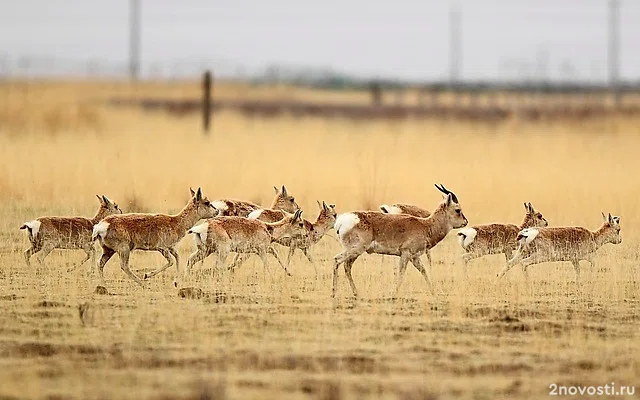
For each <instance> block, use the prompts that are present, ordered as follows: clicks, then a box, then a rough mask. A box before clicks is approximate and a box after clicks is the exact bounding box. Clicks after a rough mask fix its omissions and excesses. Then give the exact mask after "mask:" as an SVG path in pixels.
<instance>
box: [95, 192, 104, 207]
mask: <svg viewBox="0 0 640 400" xmlns="http://www.w3.org/2000/svg"><path fill="white" fill-rule="evenodd" d="M96 197H97V198H98V200H100V204H103V205H104V200H102V197H100V195H99V194H97V195H96Z"/></svg>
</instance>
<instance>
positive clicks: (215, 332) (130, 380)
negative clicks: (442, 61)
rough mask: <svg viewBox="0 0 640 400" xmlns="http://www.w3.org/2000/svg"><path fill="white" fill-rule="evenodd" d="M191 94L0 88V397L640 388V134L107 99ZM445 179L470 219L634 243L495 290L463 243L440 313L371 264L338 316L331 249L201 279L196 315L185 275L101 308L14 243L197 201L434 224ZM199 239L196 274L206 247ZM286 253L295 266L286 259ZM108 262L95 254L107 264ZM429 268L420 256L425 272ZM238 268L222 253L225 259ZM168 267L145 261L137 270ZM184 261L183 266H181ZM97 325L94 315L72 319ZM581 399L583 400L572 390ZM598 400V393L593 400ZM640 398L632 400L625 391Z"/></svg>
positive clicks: (485, 263) (483, 264)
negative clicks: (60, 227) (202, 116)
mask: <svg viewBox="0 0 640 400" xmlns="http://www.w3.org/2000/svg"><path fill="white" fill-rule="evenodd" d="M198 87H199V86H198V83H197V82H193V83H189V82H178V83H171V84H169V83H163V84H160V83H140V84H136V85H133V86H130V85H128V84H123V83H113V82H93V83H83V82H40V83H38V82H6V81H5V82H0V398H2V399H23V398H24V399H111V398H114V399H115V398H131V399H209V398H211V399H213V398H216V399H225V398H228V399H251V398H258V399H271V398H273V399H299V398H321V399H342V398H385V399H394V398H403V399H448V398H474V399H501V398H504V399H511V398H544V397H547V396H548V395H549V393H550V391H551V389H550V385H552V384H556V385H558V386H563V385H564V386H578V385H580V386H587V385H593V386H602V385H605V384H609V385H611V383H612V382H613V383H614V386H615V388H616V390H617V389H619V388H620V387H621V386H639V388H638V389H637V390H636V392H635V396H638V393H640V340H639V339H640V275H639V273H640V271H639V259H638V254H639V250H640V185H639V181H638V171H639V170H640V157H639V155H640V153H639V149H640V118H637V117H636V118H633V117H607V118H603V119H595V120H590V121H583V122H581V123H578V122H571V123H569V122H552V123H551V122H547V123H544V122H540V123H535V124H534V123H527V122H523V121H518V120H516V119H514V120H510V121H508V122H504V123H499V124H488V123H468V122H465V123H463V122H455V121H438V120H428V121H418V120H407V121H395V122H388V121H363V122H353V121H348V120H340V119H334V120H322V119H304V118H294V117H287V116H282V117H278V118H273V119H260V118H256V119H246V118H244V117H242V116H240V115H238V114H235V113H233V112H223V113H219V114H216V115H215V120H214V122H213V124H214V129H213V132H212V134H211V135H210V136H209V137H205V136H204V135H202V131H201V128H200V120H199V117H198V116H197V115H183V116H180V117H175V116H170V115H168V114H166V113H163V112H142V111H139V110H136V109H115V108H110V107H107V106H105V105H104V104H103V100H105V99H106V98H108V97H110V96H114V95H119V96H125V97H126V96H136V95H139V96H152V95H153V96H165V97H172V98H179V97H188V96H197V95H198ZM216 95H217V96H220V97H224V96H228V97H232V96H249V97H250V96H255V97H261V96H264V97H270V96H271V97H277V96H283V97H288V98H290V97H296V96H300V97H304V96H309V97H315V98H325V99H331V98H336V99H340V100H344V99H347V98H349V99H351V100H354V101H358V99H365V98H366V95H364V94H358V93H346V94H331V93H323V92H312V91H307V90H296V89H292V88H251V87H245V86H241V85H226V86H225V85H221V86H219V87H217V88H216ZM434 183H443V184H444V185H445V186H446V187H447V188H449V189H452V190H453V191H455V193H456V194H457V196H458V198H459V199H460V203H461V205H462V208H463V211H464V213H465V215H466V216H467V218H468V219H469V221H470V224H479V223H486V222H512V223H520V222H521V220H522V218H523V216H524V207H523V202H525V201H526V202H531V203H532V204H533V205H534V207H536V209H538V210H540V211H541V212H542V213H543V214H544V216H545V218H546V219H547V220H548V221H549V223H550V224H551V225H581V226H585V227H588V228H590V229H597V228H598V227H599V226H600V224H601V221H602V217H601V214H600V213H601V212H605V213H609V212H610V213H612V214H613V215H619V216H621V226H622V237H623V242H622V243H621V244H619V245H611V244H608V245H605V246H604V247H602V248H601V249H600V250H599V251H598V252H597V254H596V257H595V261H596V267H595V268H594V269H593V270H591V269H590V268H589V266H588V264H587V263H584V262H583V264H582V267H583V268H582V270H583V274H582V285H581V287H580V288H578V287H577V286H576V284H575V283H574V272H573V268H572V267H571V264H570V263H547V264H541V265H536V266H533V267H531V268H530V277H531V279H530V284H527V283H526V281H525V280H524V277H523V274H522V271H521V269H520V268H513V269H512V270H511V271H510V272H509V274H507V276H506V277H505V279H503V280H500V281H498V280H497V278H496V274H497V273H498V272H499V271H500V269H501V268H502V267H503V266H504V264H505V260H504V257H503V256H497V255H496V256H488V257H485V258H481V259H478V260H475V261H473V262H472V263H471V264H470V267H469V279H468V280H467V281H465V280H464V279H463V274H462V262H461V258H460V257H461V255H462V249H461V248H460V246H459V245H458V243H457V238H456V235H455V231H452V232H451V233H450V234H449V236H448V237H447V238H445V240H444V241H443V242H441V243H440V244H438V245H437V246H436V247H435V248H434V249H433V250H432V251H431V254H432V257H433V265H432V267H431V275H432V278H433V281H434V286H435V287H436V294H435V295H431V294H430V293H429V291H428V290H427V286H426V284H425V282H424V280H423V279H422V277H421V276H420V274H419V273H418V271H417V270H415V269H414V268H412V267H409V269H408V272H407V274H406V277H405V281H404V284H403V286H402V287H401V289H400V293H399V295H398V297H397V298H392V297H391V292H392V284H393V279H394V278H393V276H394V273H393V271H394V268H395V265H396V263H397V258H394V257H382V256H378V255H364V256H362V257H361V258H359V259H358V261H356V263H355V265H354V268H353V277H354V280H355V283H356V285H357V286H358V289H359V292H360V296H361V297H359V298H357V299H354V298H351V291H350V289H349V286H348V284H347V281H346V279H345V277H344V271H343V270H342V269H341V270H340V282H339V284H340V286H339V291H338V294H339V295H338V296H337V298H336V299H335V300H332V298H331V276H332V258H333V256H334V255H335V254H337V253H338V252H339V251H340V245H339V244H338V242H337V239H336V235H335V232H331V233H330V234H329V236H327V237H325V238H323V239H322V240H321V242H320V243H319V244H318V245H317V246H316V247H315V248H313V249H312V253H313V255H314V256H315V258H316V262H317V267H318V270H319V272H320V276H319V277H318V278H317V279H316V278H315V274H314V270H313V267H312V265H311V264H310V263H309V262H308V261H307V260H306V258H304V256H303V255H302V254H301V253H299V252H298V253H296V255H295V256H294V259H293V262H292V266H291V272H292V274H293V276H292V277H287V276H285V275H284V274H283V271H282V270H281V269H280V268H279V267H278V265H277V264H276V263H275V261H273V260H271V265H270V267H271V268H270V274H268V275H266V276H265V274H264V273H263V269H262V265H261V263H260V260H259V259H258V258H257V257H252V258H251V259H250V260H249V261H248V262H247V263H246V264H244V265H243V266H242V267H241V268H240V269H239V270H237V271H236V273H235V276H234V277H233V279H231V277H230V276H229V274H222V275H218V274H215V275H214V274H213V272H212V270H211V269H212V266H213V263H214V259H213V257H210V258H208V259H207V260H206V261H205V263H204V265H203V266H199V265H198V266H196V267H195V272H196V273H197V275H196V277H197V279H196V281H195V285H196V286H197V287H198V288H200V289H202V291H203V293H202V296H200V297H198V298H181V297H179V296H178V290H177V289H176V288H174V286H173V285H172V282H173V278H174V271H175V270H174V269H173V268H172V269H170V270H167V271H165V273H162V274H160V275H158V276H157V277H155V278H153V279H152V280H150V281H149V282H148V284H147V286H146V287H145V288H142V287H140V286H138V285H136V283H135V282H133V281H132V280H130V279H128V278H127V277H126V276H125V274H124V273H123V272H122V270H121V269H120V267H119V261H118V260H117V257H114V258H112V260H111V261H110V262H109V263H108V264H107V265H106V268H105V279H106V287H107V289H108V290H109V292H110V294H109V295H100V294H96V293H95V288H96V285H97V284H98V283H99V280H98V278H97V273H96V272H95V271H93V272H91V271H90V268H91V266H90V265H89V264H85V266H83V267H82V268H81V269H78V270H76V271H75V272H73V273H67V272H66V271H67V268H68V267H69V266H70V265H71V264H74V263H76V262H78V261H80V260H81V259H82V258H83V256H84V253H83V252H82V251H81V250H75V251H61V250H56V251H54V252H53V253H52V254H51V255H50V256H49V257H48V258H47V260H46V266H44V267H41V266H39V264H38V263H37V262H36V260H35V258H34V259H33V260H32V266H31V267H27V266H26V265H25V262H24V259H23V254H22V252H23V251H24V250H25V249H26V248H27V247H28V245H29V243H28V240H27V237H26V235H25V232H24V231H21V230H19V229H18V228H19V227H20V226H21V224H22V223H23V222H25V221H30V220H32V219H34V218H36V217H38V216H43V215H82V216H87V217H91V216H93V214H94V212H95V210H96V209H97V206H98V202H97V200H96V198H95V195H96V194H105V195H107V196H108V197H110V198H112V199H114V200H115V201H116V202H118V204H119V205H120V206H121V207H122V209H124V211H125V212H128V211H129V212H133V211H136V212H162V213H176V212H178V211H179V210H180V209H181V208H182V207H183V206H184V204H185V203H186V202H187V200H188V198H189V187H193V188H196V187H198V186H200V187H202V190H203V192H204V194H205V195H206V196H208V197H209V199H211V200H213V199H218V198H223V197H230V198H238V199H247V200H252V201H255V202H258V203H260V204H263V205H265V206H268V205H269V203H270V201H271V199H272V197H273V186H274V185H277V186H280V185H283V184H284V185H286V186H287V188H288V190H289V192H290V193H291V194H293V195H295V197H296V201H297V202H298V204H300V206H301V207H302V208H303V210H304V214H303V216H305V217H306V218H308V219H310V220H313V219H315V217H316V215H317V212H318V206H317V204H316V200H321V201H322V200H324V201H326V202H327V203H335V204H336V208H337V210H338V212H347V211H352V210H358V209H377V207H378V205H380V204H383V203H393V202H406V203H413V204H417V205H421V206H423V207H425V208H429V209H432V208H435V206H436V205H437V203H438V202H439V201H441V199H442V195H441V194H440V193H439V192H438V191H437V190H436V189H435V188H434V186H433V185H434ZM193 247H194V244H193V240H192V238H190V237H185V238H184V239H183V240H182V241H181V242H180V244H179V246H178V250H179V252H180V255H181V256H182V257H181V258H182V262H183V263H184V260H186V257H187V256H188V254H189V253H191V252H192V251H193ZM278 251H279V252H280V254H281V256H283V257H286V252H285V251H284V250H283V249H282V248H281V247H278ZM99 254H100V251H98V257H99ZM423 259H425V261H426V257H423ZM228 261H230V259H229V260H228ZM163 263H164V259H163V257H162V256H161V255H160V254H158V253H151V252H134V253H133V254H132V258H131V265H132V269H133V270H134V271H137V272H138V273H139V274H140V273H142V271H147V270H150V269H153V268H155V267H158V266H160V265H161V264H163ZM183 266H184V264H183ZM80 309H82V311H83V313H82V314H81V313H80ZM573 397H580V396H573ZM583 397H588V396H586V395H585V396H583ZM628 397H633V396H628Z"/></svg>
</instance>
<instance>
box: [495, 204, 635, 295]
mask: <svg viewBox="0 0 640 400" xmlns="http://www.w3.org/2000/svg"><path fill="white" fill-rule="evenodd" d="M602 218H603V219H604V223H603V224H602V226H601V227H600V228H599V229H598V230H597V231H594V232H592V231H590V230H588V229H585V228H582V227H577V226H575V227H551V228H527V229H523V230H522V231H520V233H518V237H517V240H518V250H516V254H515V256H514V257H513V258H512V259H510V260H509V262H508V263H507V266H506V267H504V269H503V270H502V271H501V272H500V274H498V278H502V277H503V276H504V275H505V274H506V273H507V271H509V269H511V267H513V266H514V265H516V264H517V263H521V264H522V269H523V271H524V273H525V277H526V276H527V268H528V267H529V266H530V265H533V264H539V263H543V262H551V261H571V263H572V264H573V269H574V270H575V273H576V283H579V282H580V264H579V262H580V260H586V261H589V263H590V264H591V268H592V270H593V265H594V262H593V258H592V257H593V254H594V253H595V252H596V250H598V249H599V248H600V247H601V246H602V245H604V244H606V243H612V244H620V243H622V238H621V237H620V217H615V216H614V217H612V216H611V214H609V216H608V217H607V216H605V215H604V213H603V214H602ZM523 253H526V255H527V257H526V258H523Z"/></svg>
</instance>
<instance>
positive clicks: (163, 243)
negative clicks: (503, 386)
mask: <svg viewBox="0 0 640 400" xmlns="http://www.w3.org/2000/svg"><path fill="white" fill-rule="evenodd" d="M190 191H191V199H190V200H189V202H188V203H187V205H186V206H185V207H184V208H183V209H182V211H180V212H179V213H178V214H176V215H166V214H122V215H111V216H109V217H106V218H104V219H103V220H102V221H100V222H99V223H98V224H97V225H95V226H94V228H93V235H92V238H93V239H95V238H98V239H99V240H100V244H101V245H102V258H100V262H99V264H98V270H99V271H100V280H101V281H102V282H104V265H105V264H106V263H107V261H109V259H110V258H111V257H112V256H113V255H114V254H115V253H118V256H119V257H120V267H121V268H122V270H123V271H124V272H125V273H126V274H127V275H128V276H129V277H130V278H131V279H133V280H134V281H136V282H137V283H138V284H140V285H142V284H143V282H142V280H141V279H140V278H138V277H137V276H136V275H135V274H134V273H133V272H131V270H130V269H129V254H130V252H131V251H132V250H148V251H157V252H159V253H160V254H162V255H163V256H164V258H165V259H166V260H167V264H165V265H164V266H162V267H160V268H158V269H156V270H154V271H152V272H150V273H145V274H144V279H148V278H151V277H153V276H155V275H157V274H159V273H160V272H162V271H164V270H165V269H167V268H169V267H170V266H171V265H173V260H172V259H171V256H173V258H174V259H175V262H176V271H177V274H176V279H175V281H174V285H175V286H176V287H177V286H178V279H179V274H180V259H179V257H178V252H177V251H176V250H175V248H174V246H175V245H176V244H177V243H178V242H179V241H180V239H182V238H183V237H184V236H185V235H186V233H187V231H188V230H189V228H191V227H192V226H193V225H194V224H195V223H196V222H198V221H199V220H201V219H203V218H210V217H213V216H215V215H216V214H217V213H218V211H217V210H216V209H215V208H214V207H213V206H212V205H211V202H210V201H209V199H207V198H206V197H203V196H202V189H200V188H198V191H197V192H194V191H193V190H191V189H190Z"/></svg>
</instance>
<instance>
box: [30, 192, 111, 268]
mask: <svg viewBox="0 0 640 400" xmlns="http://www.w3.org/2000/svg"><path fill="white" fill-rule="evenodd" d="M96 197H97V198H98V200H99V201H100V206H99V208H98V211H97V212H96V215H95V216H94V217H93V218H84V217H40V218H37V219H34V220H33V221H29V222H25V223H24V224H23V225H22V226H21V227H20V229H25V230H26V231H27V233H28V235H29V242H31V247H29V248H28V249H27V250H25V251H24V259H25V261H26V263H27V265H28V266H30V265H31V262H30V259H31V256H32V255H34V254H36V253H38V262H39V263H40V264H41V265H44V259H45V257H47V256H48V255H49V253H51V251H52V250H53V249H82V250H84V252H85V253H86V257H85V258H84V259H83V260H82V261H81V262H80V263H79V264H76V265H74V266H72V267H71V268H69V269H68V270H67V272H71V271H73V270H75V269H76V268H78V267H79V266H81V265H83V264H84V263H86V262H87V261H88V260H89V259H90V258H91V259H93V258H94V257H95V253H96V250H95V247H94V246H93V240H92V239H91V231H92V229H93V225H95V224H97V223H98V221H100V220H101V219H102V218H104V217H106V216H108V215H111V214H122V210H121V209H120V208H119V207H118V205H117V204H116V203H114V202H113V201H111V200H110V199H109V198H107V196H104V195H103V196H98V195H96Z"/></svg>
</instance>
